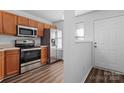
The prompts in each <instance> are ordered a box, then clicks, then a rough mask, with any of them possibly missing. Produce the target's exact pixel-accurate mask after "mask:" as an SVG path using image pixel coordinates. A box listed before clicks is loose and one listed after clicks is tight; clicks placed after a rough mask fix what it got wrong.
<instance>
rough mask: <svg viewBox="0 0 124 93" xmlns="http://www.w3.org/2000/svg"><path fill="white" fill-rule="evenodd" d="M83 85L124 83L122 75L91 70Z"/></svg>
mask: <svg viewBox="0 0 124 93" xmlns="http://www.w3.org/2000/svg"><path fill="white" fill-rule="evenodd" d="M85 83H124V75H121V74H117V73H113V72H110V71H105V70H101V69H97V68H92V70H91V72H90V73H89V75H88V77H87V79H86V81H85Z"/></svg>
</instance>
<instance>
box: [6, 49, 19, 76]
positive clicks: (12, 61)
mask: <svg viewBox="0 0 124 93" xmlns="http://www.w3.org/2000/svg"><path fill="white" fill-rule="evenodd" d="M19 55H20V53H19V50H8V51H5V77H10V76H13V75H17V74H19Z"/></svg>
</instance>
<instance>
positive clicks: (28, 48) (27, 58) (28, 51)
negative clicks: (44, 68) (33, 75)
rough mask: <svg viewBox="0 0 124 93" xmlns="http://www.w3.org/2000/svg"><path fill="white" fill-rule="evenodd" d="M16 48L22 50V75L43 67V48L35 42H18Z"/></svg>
mask: <svg viewBox="0 0 124 93" xmlns="http://www.w3.org/2000/svg"><path fill="white" fill-rule="evenodd" d="M15 46H16V47H20V48H21V54H20V55H21V56H20V62H21V73H24V72H26V71H29V70H32V69H34V68H36V67H39V66H41V62H40V61H41V47H40V46H35V41H34V40H16V41H15Z"/></svg>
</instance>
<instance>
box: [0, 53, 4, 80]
mask: <svg viewBox="0 0 124 93" xmlns="http://www.w3.org/2000/svg"><path fill="white" fill-rule="evenodd" d="M3 78H4V52H3V51H1V52H0V80H2V79H3Z"/></svg>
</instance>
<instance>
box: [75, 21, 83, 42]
mask: <svg viewBox="0 0 124 93" xmlns="http://www.w3.org/2000/svg"><path fill="white" fill-rule="evenodd" d="M78 24H83V29H84V32H83V33H84V36H77V30H78ZM78 38H82V40H79V39H78ZM75 40H76V42H83V41H84V40H85V22H83V21H82V22H78V23H75Z"/></svg>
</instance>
